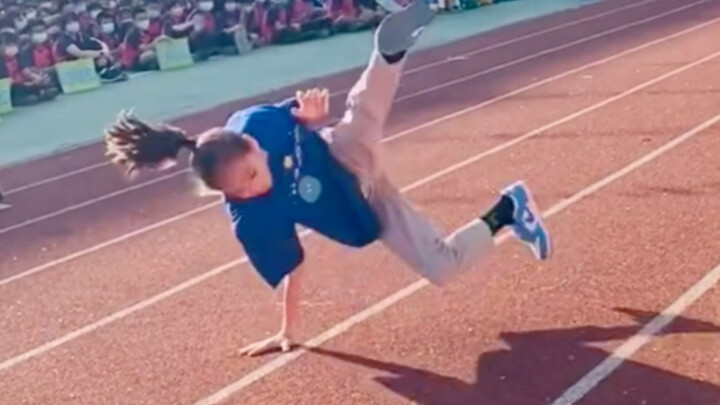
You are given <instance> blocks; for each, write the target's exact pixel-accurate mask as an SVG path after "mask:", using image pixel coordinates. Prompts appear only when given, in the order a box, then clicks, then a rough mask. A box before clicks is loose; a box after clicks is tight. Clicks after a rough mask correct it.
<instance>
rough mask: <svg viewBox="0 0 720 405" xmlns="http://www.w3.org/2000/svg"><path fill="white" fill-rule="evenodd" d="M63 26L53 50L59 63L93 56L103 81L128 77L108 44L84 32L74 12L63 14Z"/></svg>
mask: <svg viewBox="0 0 720 405" xmlns="http://www.w3.org/2000/svg"><path fill="white" fill-rule="evenodd" d="M62 27H64V31H63V33H62V34H60V36H59V37H58V40H57V42H56V43H55V48H54V50H53V54H54V56H55V60H57V61H58V63H59V62H64V61H70V60H77V59H80V58H92V59H93V60H94V62H95V69H96V70H97V72H98V75H99V76H100V79H101V80H102V81H103V82H105V83H113V82H118V81H125V80H127V79H128V76H127V74H125V72H123V71H122V69H121V67H120V65H119V63H117V61H116V60H115V58H114V57H113V54H112V52H111V51H110V48H109V47H108V46H107V44H105V43H104V42H102V41H100V40H99V39H97V38H94V37H91V36H90V35H88V34H86V33H83V32H82V31H81V28H80V23H79V22H78V20H77V17H76V16H75V15H74V14H66V15H65V16H63V18H62Z"/></svg>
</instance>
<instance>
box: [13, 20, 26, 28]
mask: <svg viewBox="0 0 720 405" xmlns="http://www.w3.org/2000/svg"><path fill="white" fill-rule="evenodd" d="M25 27H27V20H25V19H24V18H23V19H20V20H17V21H15V29H17V30H18V31H22V30H24V29H25Z"/></svg>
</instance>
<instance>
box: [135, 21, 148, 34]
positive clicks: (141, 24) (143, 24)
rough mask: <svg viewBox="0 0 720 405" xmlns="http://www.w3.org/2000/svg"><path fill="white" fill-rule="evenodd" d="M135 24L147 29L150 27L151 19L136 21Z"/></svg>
mask: <svg viewBox="0 0 720 405" xmlns="http://www.w3.org/2000/svg"><path fill="white" fill-rule="evenodd" d="M135 26H136V27H138V28H140V29H141V30H143V31H145V30H147V29H148V28H150V21H149V20H139V21H135Z"/></svg>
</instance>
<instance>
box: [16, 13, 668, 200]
mask: <svg viewBox="0 0 720 405" xmlns="http://www.w3.org/2000/svg"><path fill="white" fill-rule="evenodd" d="M657 1H660V0H643V1H638V2H633V3H631V4H628V5H625V6H622V7H618V8H614V9H612V10H607V11H603V12H600V13H597V14H594V15H591V16H588V17H584V18H579V19H577V20H573V21H570V22H566V23H563V24H559V25H556V26H553V27H550V28H545V29H541V30H538V31H535V32H531V33H528V34H525V35H520V36H517V37H513V38H511V39H508V40H505V41H501V42H498V43H495V44H492V45H489V46H486V47H483V48H480V49H476V50H474V51H470V52H467V53H464V54H461V55H458V56H455V57H454V58H449V59H445V60H440V61H435V62H430V63H426V64H424V65H421V66H418V67H415V68H412V69H408V70H407V71H405V73H404V74H403V76H409V75H412V74H414V73H418V72H422V71H425V70H428V69H432V68H434V67H436V66H441V65H444V64H446V63H451V62H454V61H455V60H456V59H457V58H463V60H465V59H467V58H468V57H469V56H475V55H479V54H482V53H485V52H489V51H492V50H495V49H499V48H503V47H505V46H508V45H512V44H515V43H518V42H522V41H525V40H528V39H533V38H537V37H539V36H542V35H545V34H549V33H551V32H555V31H559V30H561V29H564V28H568V27H572V26H575V25H578V24H583V23H586V22H588V21H592V20H597V19H600V18H602V17H607V16H609V15H613V14H618V13H621V12H623V11H625V10H629V9H632V8H637V7H640V6H645V5H648V4H650V3H655V2H657ZM349 90H350V89H343V90H339V91H337V92H334V93H332V94H331V95H330V96H331V97H335V96H342V95H344V94H346V93H347V92H348V91H349ZM210 109H212V108H210ZM210 109H208V110H210ZM208 110H206V111H208ZM109 165H110V163H109V162H107V161H103V162H99V163H95V164H92V165H89V166H86V167H83V168H80V169H76V170H72V171H69V172H67V173H63V174H60V175H57V176H52V177H48V178H46V179H43V180H38V181H35V182H33V183H29V184H26V185H23V186H19V187H16V188H13V189H9V190H5V195H7V196H9V195H12V194H15V193H19V192H22V191H26V190H29V189H32V188H36V187H39V186H43V185H45V184H49V183H53V182H56V181H59V180H63V179H66V178H69V177H72V176H76V175H78V174H82V173H85V172H88V171H91V170H94V169H98V168H100V167H104V166H109Z"/></svg>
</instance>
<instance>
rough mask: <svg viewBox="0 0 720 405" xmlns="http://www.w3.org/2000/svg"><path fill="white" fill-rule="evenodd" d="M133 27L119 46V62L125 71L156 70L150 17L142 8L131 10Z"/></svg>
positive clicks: (156, 63) (156, 62) (156, 64)
mask: <svg viewBox="0 0 720 405" xmlns="http://www.w3.org/2000/svg"><path fill="white" fill-rule="evenodd" d="M133 21H134V25H133V27H131V28H130V29H129V30H128V31H127V33H126V34H125V38H124V39H123V42H122V45H121V46H120V49H121V51H120V61H121V63H122V66H123V68H124V69H126V70H134V71H144V70H154V69H157V68H158V61H157V54H156V53H155V39H157V37H153V35H152V33H150V16H149V15H148V13H147V10H145V9H144V8H142V7H137V8H135V10H133Z"/></svg>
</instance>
